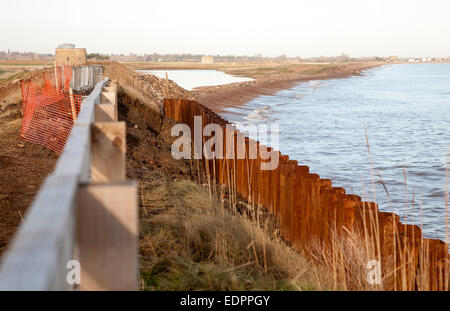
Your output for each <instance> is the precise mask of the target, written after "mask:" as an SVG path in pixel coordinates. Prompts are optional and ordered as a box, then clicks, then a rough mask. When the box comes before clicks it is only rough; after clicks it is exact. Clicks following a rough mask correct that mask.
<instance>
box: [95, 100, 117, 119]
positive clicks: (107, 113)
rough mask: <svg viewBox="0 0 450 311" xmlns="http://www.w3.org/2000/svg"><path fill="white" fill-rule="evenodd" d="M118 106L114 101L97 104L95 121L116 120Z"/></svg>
mask: <svg viewBox="0 0 450 311" xmlns="http://www.w3.org/2000/svg"><path fill="white" fill-rule="evenodd" d="M115 121H116V106H115V105H114V104H112V103H106V104H97V105H95V122H115Z"/></svg>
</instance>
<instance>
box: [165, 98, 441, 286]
mask: <svg viewBox="0 0 450 311" xmlns="http://www.w3.org/2000/svg"><path fill="white" fill-rule="evenodd" d="M164 112H165V114H166V116H168V117H170V118H172V119H174V120H176V121H178V122H181V123H184V124H187V125H188V126H189V127H190V128H191V135H192V137H191V138H192V141H194V130H193V129H194V117H195V116H201V117H202V129H201V130H202V133H203V129H204V127H205V126H206V125H208V124H218V125H220V126H221V127H222V131H223V133H226V128H225V127H226V125H227V122H226V121H225V120H223V119H222V118H221V117H220V116H218V115H217V114H215V113H214V112H212V111H211V110H209V109H208V108H206V107H204V106H203V105H201V104H199V103H197V102H194V101H188V100H183V99H167V100H165V101H164ZM241 136H242V134H241V133H238V132H237V133H236V134H235V135H234V136H233V139H231V140H232V141H234V147H233V148H232V149H231V150H227V147H228V146H227V145H226V143H225V140H226V137H225V135H224V144H223V145H224V147H223V149H224V150H223V151H224V152H223V154H228V152H230V154H232V155H233V157H232V158H231V159H230V158H228V157H227V158H225V159H218V158H215V159H212V160H205V159H203V161H204V167H205V169H206V172H207V174H208V175H209V176H211V178H212V179H215V180H216V181H217V182H219V183H222V184H226V185H231V188H232V189H233V191H236V192H237V193H238V194H239V195H241V196H242V197H244V198H245V199H247V200H248V201H250V202H251V203H253V204H257V205H261V206H264V207H266V208H267V210H268V211H269V213H271V214H273V215H274V216H275V217H276V219H277V220H278V221H279V224H280V228H281V233H282V236H283V237H284V238H285V239H287V240H289V241H291V242H292V244H293V246H294V247H296V248H297V249H299V250H306V251H311V249H312V246H313V244H314V245H316V246H320V248H321V249H322V250H330V251H329V252H328V253H330V254H331V255H332V256H335V257H336V256H338V257H342V258H344V259H343V260H345V259H346V258H345V256H346V254H345V253H338V252H339V251H342V244H344V247H345V243H346V242H345V239H346V238H347V239H348V238H349V237H352V238H353V239H354V238H355V237H357V240H358V241H359V243H360V244H358V245H356V248H361V249H366V251H367V256H369V259H370V258H371V257H372V259H373V260H377V261H378V262H380V264H381V267H382V277H383V284H384V288H385V289H390V290H416V289H420V290H447V289H448V265H449V256H448V246H447V244H446V243H444V242H442V241H440V240H433V239H424V238H422V231H421V229H420V228H419V227H418V226H415V225H406V224H402V223H401V222H400V220H399V217H398V216H397V215H396V214H393V213H386V212H380V211H378V206H377V205H376V204H375V203H372V202H363V201H362V200H361V198H360V197H359V196H357V195H348V194H346V193H345V189H343V188H337V187H333V186H332V184H331V181H330V180H327V179H321V178H320V177H319V176H318V175H317V174H312V173H310V172H309V168H308V167H307V166H301V165H298V163H297V161H294V160H290V159H289V157H288V156H285V155H281V154H279V153H278V154H279V165H278V167H277V168H276V169H274V170H261V169H260V164H261V163H264V162H267V161H268V160H263V159H262V158H261V157H260V153H259V152H257V158H256V159H251V158H250V157H249V150H250V147H251V146H252V145H256V146H257V148H258V150H260V149H261V147H264V146H262V145H260V144H259V142H255V141H253V140H251V139H248V138H247V137H245V139H243V137H241ZM204 139H209V138H204ZM203 145H204V141H203V142H202V149H201V150H203ZM239 148H243V149H244V148H245V149H244V150H245V158H244V159H237V150H239ZM264 148H265V147H264ZM268 150H271V149H270V148H268ZM338 244H339V245H340V247H341V248H340V250H338V247H337V245H338Z"/></svg>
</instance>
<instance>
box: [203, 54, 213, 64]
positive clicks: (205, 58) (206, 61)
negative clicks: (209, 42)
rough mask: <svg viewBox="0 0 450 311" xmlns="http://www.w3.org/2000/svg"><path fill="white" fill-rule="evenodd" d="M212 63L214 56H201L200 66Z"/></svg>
mask: <svg viewBox="0 0 450 311" xmlns="http://www.w3.org/2000/svg"><path fill="white" fill-rule="evenodd" d="M212 63H214V56H202V64H212Z"/></svg>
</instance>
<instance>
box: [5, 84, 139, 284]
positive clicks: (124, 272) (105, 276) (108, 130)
mask: <svg viewBox="0 0 450 311" xmlns="http://www.w3.org/2000/svg"><path fill="white" fill-rule="evenodd" d="M125 130H126V128H125V123H124V122H118V121H117V84H116V83H114V82H112V81H109V79H105V80H103V81H101V82H100V83H98V84H97V85H96V86H95V88H94V90H93V91H92V93H91V94H90V95H89V96H88V97H86V98H85V99H84V100H83V103H82V108H81V111H80V114H79V116H78V119H77V120H76V123H75V125H74V127H73V129H72V131H71V134H70V137H69V139H68V141H67V143H66V145H65V147H64V151H63V153H62V154H61V156H60V158H59V159H58V163H57V165H56V167H55V170H54V171H53V173H52V174H51V175H50V176H48V177H47V178H46V180H45V183H44V185H43V186H42V187H41V189H40V191H39V193H38V195H37V196H36V198H35V200H34V202H33V204H32V205H31V206H30V208H29V210H28V212H27V214H26V216H25V219H24V221H23V223H22V224H21V226H20V227H19V229H18V232H17V233H16V235H15V237H14V239H13V240H12V241H11V244H10V246H9V248H8V250H7V251H6V253H5V254H4V255H3V257H2V258H1V265H0V290H71V289H80V290H137V288H138V264H137V184H136V182H134V181H127V180H125V175H126V174H125V149H126V134H125ZM74 261H75V262H77V263H79V267H80V269H79V272H80V283H79V284H77V282H75V283H74V282H73V281H71V279H70V276H73V275H74V274H73V273H77V272H78V271H77V265H72V263H73V262H74ZM73 280H76V278H74V279H73Z"/></svg>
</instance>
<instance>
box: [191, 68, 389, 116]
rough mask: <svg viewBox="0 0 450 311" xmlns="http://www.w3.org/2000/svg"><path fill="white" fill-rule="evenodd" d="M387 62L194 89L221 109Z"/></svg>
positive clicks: (199, 98) (204, 102)
mask: <svg viewBox="0 0 450 311" xmlns="http://www.w3.org/2000/svg"><path fill="white" fill-rule="evenodd" d="M386 64H387V63H375V64H373V63H372V64H364V63H360V64H348V65H347V66H346V67H344V68H343V67H338V68H335V69H334V68H333V69H329V70H326V71H325V72H321V73H319V74H312V75H299V74H293V75H280V76H270V77H264V78H256V79H255V80H254V81H248V82H236V83H230V84H225V85H218V86H203V87H198V88H195V89H194V90H193V91H192V93H193V95H194V96H195V98H196V101H198V102H199V103H201V104H202V105H205V106H206V107H208V108H209V109H211V110H213V111H214V112H216V113H221V112H223V111H224V109H226V108H231V107H238V106H242V105H245V104H246V103H247V102H249V101H251V100H252V99H254V98H256V97H258V96H261V95H273V94H275V93H277V92H279V91H282V90H286V89H289V88H292V87H293V86H294V85H295V84H297V83H299V82H308V81H312V80H330V79H342V78H347V77H350V76H358V75H361V72H362V71H366V70H370V69H373V68H377V67H381V66H384V65H386ZM228 113H229V112H228Z"/></svg>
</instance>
